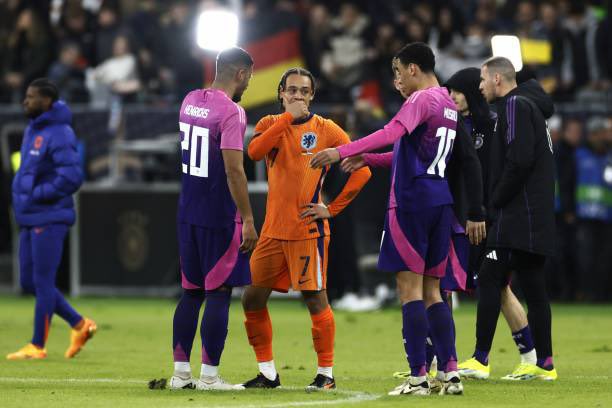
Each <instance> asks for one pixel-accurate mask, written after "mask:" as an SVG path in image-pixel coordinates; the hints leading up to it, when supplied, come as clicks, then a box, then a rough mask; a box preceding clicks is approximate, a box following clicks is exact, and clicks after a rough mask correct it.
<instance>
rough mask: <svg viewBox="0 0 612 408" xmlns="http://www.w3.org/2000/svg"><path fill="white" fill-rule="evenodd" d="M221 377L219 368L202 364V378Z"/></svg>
mask: <svg viewBox="0 0 612 408" xmlns="http://www.w3.org/2000/svg"><path fill="white" fill-rule="evenodd" d="M218 375H219V366H211V365H208V364H202V368H201V369H200V377H216V376H218Z"/></svg>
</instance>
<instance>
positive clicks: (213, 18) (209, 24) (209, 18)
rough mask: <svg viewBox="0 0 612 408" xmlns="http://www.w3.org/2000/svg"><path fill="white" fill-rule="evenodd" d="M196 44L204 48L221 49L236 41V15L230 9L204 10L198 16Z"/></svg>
mask: <svg viewBox="0 0 612 408" xmlns="http://www.w3.org/2000/svg"><path fill="white" fill-rule="evenodd" d="M196 32H197V43H198V46H199V47H200V48H202V49H205V50H212V51H221V50H224V49H226V48H230V47H234V46H235V45H236V44H237V42H238V16H236V14H234V13H232V12H231V11H225V10H209V11H204V12H202V14H200V17H199V18H198V26H197V31H196Z"/></svg>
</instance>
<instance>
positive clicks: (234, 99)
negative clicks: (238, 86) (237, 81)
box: [232, 92, 242, 103]
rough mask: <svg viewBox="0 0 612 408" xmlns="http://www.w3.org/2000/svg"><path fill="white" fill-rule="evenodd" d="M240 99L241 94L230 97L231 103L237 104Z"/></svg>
mask: <svg viewBox="0 0 612 408" xmlns="http://www.w3.org/2000/svg"><path fill="white" fill-rule="evenodd" d="M241 99H242V92H240V93H236V94H234V96H232V102H235V103H238V102H240V100H241Z"/></svg>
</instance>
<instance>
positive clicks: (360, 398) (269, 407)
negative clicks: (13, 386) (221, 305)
mask: <svg viewBox="0 0 612 408" xmlns="http://www.w3.org/2000/svg"><path fill="white" fill-rule="evenodd" d="M2 382H4V383H10V382H13V383H14V382H19V383H28V382H29V383H31V382H35V383H82V384H91V383H112V384H120V383H123V384H125V383H129V384H141V385H145V384H147V382H148V381H144V380H136V379H120V378H23V377H0V383H2ZM283 390H288V391H304V388H300V387H283V386H281V387H280V388H279V391H283ZM180 392H183V391H180ZM185 392H189V391H185ZM324 392H325V393H328V392H329V393H332V394H340V395H345V396H347V397H346V398H340V399H335V400H317V401H295V402H283V403H272V404H266V403H260V404H256V405H244V404H240V405H227V404H223V405H217V406H207V408H282V407H308V406H320V405H337V404H359V403H362V402H366V401H374V400H376V399H378V398H380V397H381V395H376V394H366V393H363V392H359V391H351V390H330V391H324ZM197 393H198V392H197V391H195V392H194V394H196V395H197ZM238 393H240V391H238ZM311 394H314V395H316V394H318V392H313V393H311ZM186 407H190V408H193V407H194V405H191V404H190V405H189V406H186Z"/></svg>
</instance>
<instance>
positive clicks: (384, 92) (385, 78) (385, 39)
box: [372, 23, 404, 112]
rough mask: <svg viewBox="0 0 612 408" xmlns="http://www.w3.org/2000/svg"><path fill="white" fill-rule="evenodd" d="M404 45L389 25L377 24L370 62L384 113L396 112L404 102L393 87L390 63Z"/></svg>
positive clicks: (393, 28)
mask: <svg viewBox="0 0 612 408" xmlns="http://www.w3.org/2000/svg"><path fill="white" fill-rule="evenodd" d="M403 45H404V43H403V42H402V40H401V39H400V38H399V36H398V35H397V33H396V30H395V27H394V26H393V25H392V24H391V23H382V24H379V25H378V27H377V29H376V38H375V40H374V52H375V58H374V60H373V61H372V66H373V70H374V75H373V76H374V78H376V79H377V80H378V82H379V84H380V96H381V98H382V101H383V104H384V105H383V108H384V110H385V112H397V111H398V110H399V107H400V106H401V105H402V103H403V102H404V100H403V98H402V97H401V95H399V94H398V92H397V90H396V89H395V87H394V86H393V79H394V73H393V69H392V67H391V61H392V60H393V57H395V54H396V53H397V51H398V50H399V49H400V48H401V47H402V46H403Z"/></svg>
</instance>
